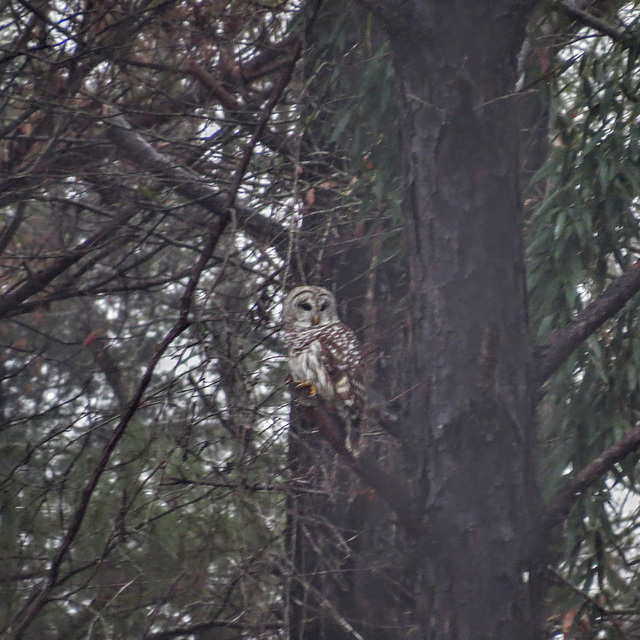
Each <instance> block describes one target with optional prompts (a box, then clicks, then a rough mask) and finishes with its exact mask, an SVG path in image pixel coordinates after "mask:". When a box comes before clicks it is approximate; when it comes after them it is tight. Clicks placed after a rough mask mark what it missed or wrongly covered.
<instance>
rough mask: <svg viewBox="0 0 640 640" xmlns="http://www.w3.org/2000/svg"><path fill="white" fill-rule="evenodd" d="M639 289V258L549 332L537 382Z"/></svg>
mask: <svg viewBox="0 0 640 640" xmlns="http://www.w3.org/2000/svg"><path fill="white" fill-rule="evenodd" d="M638 291H640V260H639V261H638V262H636V263H635V264H634V265H633V266H632V267H631V268H630V269H629V271H627V273H625V274H623V275H621V276H620V277H619V278H617V279H616V280H614V281H613V282H612V283H611V284H610V285H609V286H608V287H607V288H606V289H605V290H604V291H603V292H602V293H601V294H600V295H599V296H598V297H597V298H596V299H595V300H594V301H593V302H591V304H589V305H588V306H587V307H586V308H585V309H584V310H583V311H582V312H581V313H579V314H578V315H577V316H576V317H575V318H574V319H573V320H571V322H569V323H568V324H567V325H566V326H564V327H562V329H558V330H557V331H555V332H554V333H552V334H551V337H550V338H549V340H548V342H547V343H546V344H544V345H542V346H541V347H540V350H539V354H538V357H537V362H536V365H537V382H538V384H542V383H543V382H544V381H545V380H547V378H549V376H551V375H552V374H553V373H555V372H556V371H557V370H558V368H559V367H560V365H561V364H562V363H563V362H564V361H565V360H566V359H567V358H568V357H569V355H570V354H571V353H572V352H573V351H574V350H575V349H576V348H577V347H578V346H579V345H580V344H581V343H582V342H584V340H586V339H587V338H588V337H589V336H590V335H591V334H592V333H593V332H594V331H595V330H596V329H597V328H598V327H599V326H601V325H602V324H603V323H604V322H605V321H607V320H608V319H609V318H612V317H613V316H614V315H615V314H616V313H618V311H620V310H621V309H622V308H623V307H624V305H625V304H626V303H627V302H628V301H629V300H630V299H631V298H632V297H633V296H634V295H635V294H636V293H637V292H638Z"/></svg>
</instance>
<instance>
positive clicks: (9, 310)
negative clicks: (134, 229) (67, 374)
mask: <svg viewBox="0 0 640 640" xmlns="http://www.w3.org/2000/svg"><path fill="white" fill-rule="evenodd" d="M130 217H131V214H130V213H129V212H126V213H124V214H122V215H120V216H118V217H117V218H115V219H114V220H112V221H111V222H110V223H109V224H108V225H106V226H105V227H104V228H102V229H100V231H98V232H97V233H95V234H94V235H93V236H91V237H90V238H88V239H87V240H85V241H84V242H82V243H81V244H79V245H78V246H77V247H75V248H74V249H72V250H71V251H70V252H69V253H67V255H63V256H60V257H59V258H56V259H55V260H54V261H53V263H52V264H51V265H49V266H48V267H46V268H45V269H42V270H41V271H38V272H37V273H34V274H32V275H30V276H29V277H28V278H26V280H24V282H22V284H20V285H19V286H18V288H17V289H16V290H15V291H12V292H10V293H6V294H5V295H3V296H0V318H4V317H6V316H8V315H16V310H17V308H18V307H19V305H20V304H21V303H22V302H24V301H25V300H27V299H28V298H30V297H31V296H33V295H35V294H36V293H39V292H40V291H42V290H43V289H44V288H45V287H46V286H47V285H48V284H49V283H50V282H52V281H53V280H55V279H56V278H57V277H58V276H60V275H62V274H63V273H64V272H65V271H67V270H68V269H69V268H70V267H72V266H73V265H74V264H76V263H77V262H79V261H80V260H82V258H84V257H85V256H86V255H87V254H89V253H90V252H91V251H93V250H95V249H96V248H97V247H98V245H99V244H100V243H101V242H102V241H103V240H105V239H106V238H108V237H109V236H111V235H112V234H113V233H114V232H115V230H116V229H117V228H118V227H120V226H121V225H123V224H124V223H126V222H127V221H128V220H129V218H130Z"/></svg>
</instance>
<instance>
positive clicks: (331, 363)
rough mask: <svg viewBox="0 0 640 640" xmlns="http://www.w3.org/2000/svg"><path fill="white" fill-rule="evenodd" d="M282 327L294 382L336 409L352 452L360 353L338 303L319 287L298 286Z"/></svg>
mask: <svg viewBox="0 0 640 640" xmlns="http://www.w3.org/2000/svg"><path fill="white" fill-rule="evenodd" d="M282 322H283V325H284V342H285V344H286V346H287V349H288V356H289V371H290V372H291V377H292V378H293V381H294V382H296V383H298V385H299V386H307V387H309V393H310V394H311V395H315V394H316V393H317V394H318V396H319V397H320V398H322V399H323V400H324V401H325V402H327V403H328V405H329V406H330V407H331V408H335V409H336V410H337V413H338V414H339V416H340V418H341V420H342V421H343V422H344V428H345V432H346V434H345V435H346V444H347V448H350V449H353V448H354V446H355V445H356V444H357V438H358V433H357V429H358V425H359V422H360V414H361V412H362V407H363V404H364V387H363V383H362V377H361V368H362V354H361V352H360V345H359V344H358V341H357V339H356V337H355V335H354V334H353V331H351V329H349V327H347V326H346V325H345V324H343V323H342V322H340V318H339V317H338V310H337V308H336V299H335V298H334V296H333V294H332V293H331V292H330V291H329V290H327V289H324V288H322V287H297V288H295V289H294V290H293V291H291V293H290V294H289V295H288V296H287V297H286V299H285V301H284V307H283V310H282Z"/></svg>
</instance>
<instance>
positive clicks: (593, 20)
mask: <svg viewBox="0 0 640 640" xmlns="http://www.w3.org/2000/svg"><path fill="white" fill-rule="evenodd" d="M562 7H563V9H564V10H565V11H566V12H567V15H568V16H570V17H571V18H573V19H574V20H576V21H577V22H579V23H580V24H583V25H585V26H587V27H591V28H592V29H595V30H596V31H598V32H599V33H601V34H602V35H605V36H608V37H609V38H611V39H612V40H614V41H615V42H618V43H620V44H622V45H624V46H626V47H637V46H638V40H637V38H634V37H632V36H630V35H629V34H628V33H627V32H626V31H625V30H624V29H618V28H616V27H614V26H613V25H610V24H609V23H607V22H605V21H604V20H601V19H600V18H597V17H596V16H594V15H593V14H591V13H589V12H588V11H584V10H583V9H581V8H580V7H578V6H577V5H576V3H575V2H572V1H571V0H564V2H562Z"/></svg>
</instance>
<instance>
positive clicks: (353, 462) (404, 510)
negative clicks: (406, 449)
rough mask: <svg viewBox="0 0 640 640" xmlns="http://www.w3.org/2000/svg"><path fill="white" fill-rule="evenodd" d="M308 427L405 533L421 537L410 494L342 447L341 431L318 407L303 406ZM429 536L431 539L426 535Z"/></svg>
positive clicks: (374, 464) (395, 480) (367, 459)
mask: <svg viewBox="0 0 640 640" xmlns="http://www.w3.org/2000/svg"><path fill="white" fill-rule="evenodd" d="M305 410H306V412H307V414H308V416H309V421H310V423H311V424H314V425H316V426H317V428H318V430H319V432H320V433H321V434H322V436H323V437H324V438H325V439H326V440H327V442H329V444H330V445H331V447H332V448H333V449H334V451H335V452H336V453H337V454H338V455H339V456H340V457H341V458H342V459H343V460H344V461H345V462H346V463H347V464H348V465H349V466H350V467H351V468H352V469H353V470H354V471H355V473H357V474H358V475H359V476H360V477H361V478H362V479H363V480H364V481H365V482H366V483H367V484H368V485H369V486H370V487H371V488H372V489H374V490H375V491H376V493H377V494H378V495H379V496H380V497H381V498H382V499H383V500H384V501H385V502H386V503H387V504H388V505H389V507H391V509H393V511H395V513H396V515H397V516H398V521H399V522H400V523H401V524H402V525H403V526H404V527H405V529H406V530H407V532H408V533H411V534H417V533H419V535H420V536H421V537H422V536H423V535H424V532H421V531H420V529H421V528H422V525H421V524H420V516H419V513H418V510H417V509H416V506H415V505H416V501H415V500H414V499H413V497H412V496H413V491H411V489H410V487H409V486H408V485H406V484H405V483H403V482H401V481H400V480H399V479H398V478H396V477H394V476H390V475H389V474H388V473H386V472H385V471H384V470H383V469H381V468H380V466H379V465H378V463H377V461H376V460H374V459H373V458H372V457H370V456H368V455H366V454H364V453H362V454H360V455H359V456H357V457H355V456H354V455H353V454H352V453H351V451H349V450H348V449H347V447H346V446H345V441H344V436H343V432H342V429H341V428H340V426H339V425H338V424H337V422H336V421H335V419H334V418H333V416H332V415H331V414H330V413H329V412H328V411H327V410H326V409H325V407H324V406H322V405H321V404H313V405H312V406H305ZM429 537H431V536H429Z"/></svg>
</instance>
